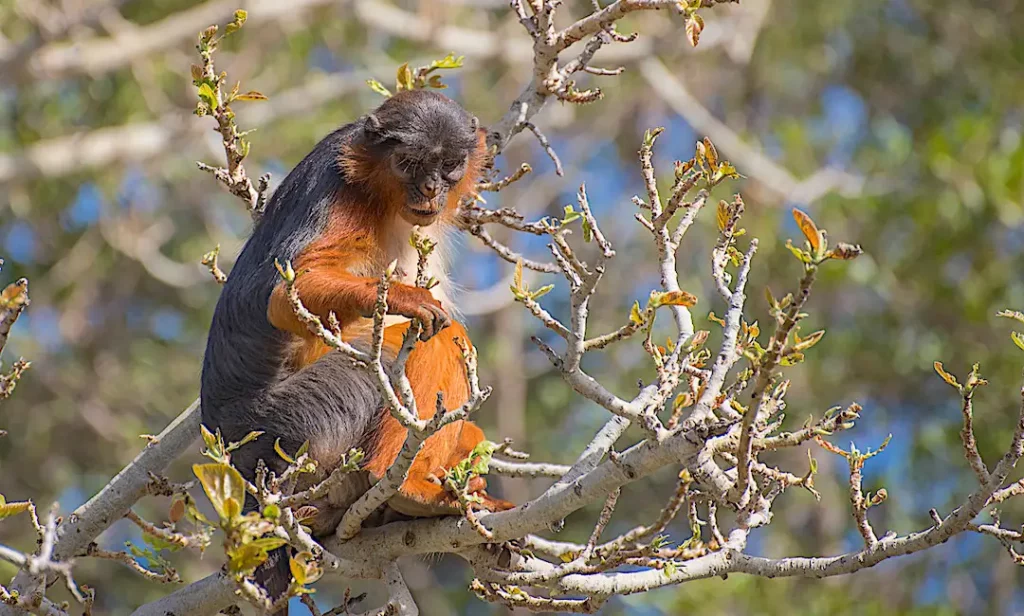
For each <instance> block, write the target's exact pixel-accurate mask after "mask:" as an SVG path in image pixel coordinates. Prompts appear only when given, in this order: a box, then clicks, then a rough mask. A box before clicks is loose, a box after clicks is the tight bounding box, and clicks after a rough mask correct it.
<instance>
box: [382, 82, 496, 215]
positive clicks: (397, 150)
mask: <svg viewBox="0 0 1024 616" xmlns="http://www.w3.org/2000/svg"><path fill="white" fill-rule="evenodd" d="M477 128H478V127H477V120H476V118H475V117H473V116H472V115H470V114H469V113H468V112H467V111H466V110H465V109H463V108H462V107H461V106H459V104H458V103H456V102H455V101H453V100H451V99H449V98H447V97H445V96H442V95H440V94H438V93H436V92H430V91H426V90H413V91H411V92H401V93H399V94H396V95H395V96H393V97H392V98H390V99H388V100H387V101H386V102H385V103H384V104H383V105H381V106H380V107H379V108H378V109H377V110H376V111H375V112H374V113H372V114H370V115H369V116H367V120H366V132H367V135H368V136H369V137H370V138H371V139H373V140H374V141H375V143H376V148H377V151H378V155H379V160H380V163H381V164H384V165H387V168H388V171H389V172H390V174H391V175H392V176H393V177H394V180H395V181H396V182H397V183H398V184H400V185H401V186H402V191H403V193H404V201H405V202H404V204H403V206H402V207H401V209H400V211H399V212H398V213H399V215H400V216H401V217H402V218H403V219H405V220H406V221H407V222H409V223H411V224H415V225H421V226H426V225H430V224H432V223H433V222H434V221H436V220H437V218H438V216H440V215H441V213H442V212H443V211H444V209H445V207H447V206H448V205H449V201H450V199H449V197H451V196H453V195H455V196H461V195H457V194H456V192H457V191H456V190H455V189H456V186H457V185H458V184H459V183H460V182H461V181H462V180H463V178H465V176H466V172H467V168H468V167H469V161H470V158H471V157H472V156H473V154H474V150H475V149H476V148H477V147H478V140H477Z"/></svg>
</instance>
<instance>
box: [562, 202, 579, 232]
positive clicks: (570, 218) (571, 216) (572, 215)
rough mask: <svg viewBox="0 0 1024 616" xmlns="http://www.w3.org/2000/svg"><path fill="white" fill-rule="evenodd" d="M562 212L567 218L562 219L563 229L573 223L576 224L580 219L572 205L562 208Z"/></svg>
mask: <svg viewBox="0 0 1024 616" xmlns="http://www.w3.org/2000/svg"><path fill="white" fill-rule="evenodd" d="M562 211H563V213H564V214H565V216H564V217H563V218H562V226H563V227H564V226H566V225H567V224H569V223H571V222H574V221H575V220H576V219H578V218H579V217H580V213H579V212H575V211H573V209H572V205H567V206H565V207H564V208H562Z"/></svg>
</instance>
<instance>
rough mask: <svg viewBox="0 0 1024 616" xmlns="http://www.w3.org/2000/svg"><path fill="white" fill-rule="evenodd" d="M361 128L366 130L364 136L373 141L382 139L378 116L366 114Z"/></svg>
mask: <svg viewBox="0 0 1024 616" xmlns="http://www.w3.org/2000/svg"><path fill="white" fill-rule="evenodd" d="M363 130H364V131H366V136H367V137H370V139H371V140H373V141H380V140H382V139H383V137H384V135H383V128H382V127H381V124H380V118H378V117H377V116H376V115H375V114H372V113H370V114H367V116H366V122H365V123H364V124H363Z"/></svg>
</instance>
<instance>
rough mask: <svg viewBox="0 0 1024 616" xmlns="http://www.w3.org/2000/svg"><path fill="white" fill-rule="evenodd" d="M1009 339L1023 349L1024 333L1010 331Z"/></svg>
mask: <svg viewBox="0 0 1024 616" xmlns="http://www.w3.org/2000/svg"><path fill="white" fill-rule="evenodd" d="M1010 339H1011V340H1013V343H1014V344H1016V345H1017V346H1018V347H1019V348H1020V349H1021V350H1024V334H1021V333H1020V332H1010Z"/></svg>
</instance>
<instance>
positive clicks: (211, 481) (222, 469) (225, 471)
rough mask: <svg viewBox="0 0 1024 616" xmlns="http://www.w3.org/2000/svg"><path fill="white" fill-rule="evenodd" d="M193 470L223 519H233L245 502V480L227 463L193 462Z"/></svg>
mask: <svg viewBox="0 0 1024 616" xmlns="http://www.w3.org/2000/svg"><path fill="white" fill-rule="evenodd" d="M192 472H193V473H195V475H196V477H197V478H198V479H199V483H201V484H202V485H203V490H204V491H205V492H206V496H207V498H209V499H210V503H212V504H213V508H214V509H215V510H216V511H217V514H218V515H219V516H220V518H221V519H222V520H232V519H234V518H235V517H237V516H238V515H239V514H240V513H241V511H242V503H244V502H245V480H244V479H242V475H241V474H240V473H239V472H238V471H237V470H235V469H234V468H232V467H230V466H228V465H227V464H193V465H192Z"/></svg>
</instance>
